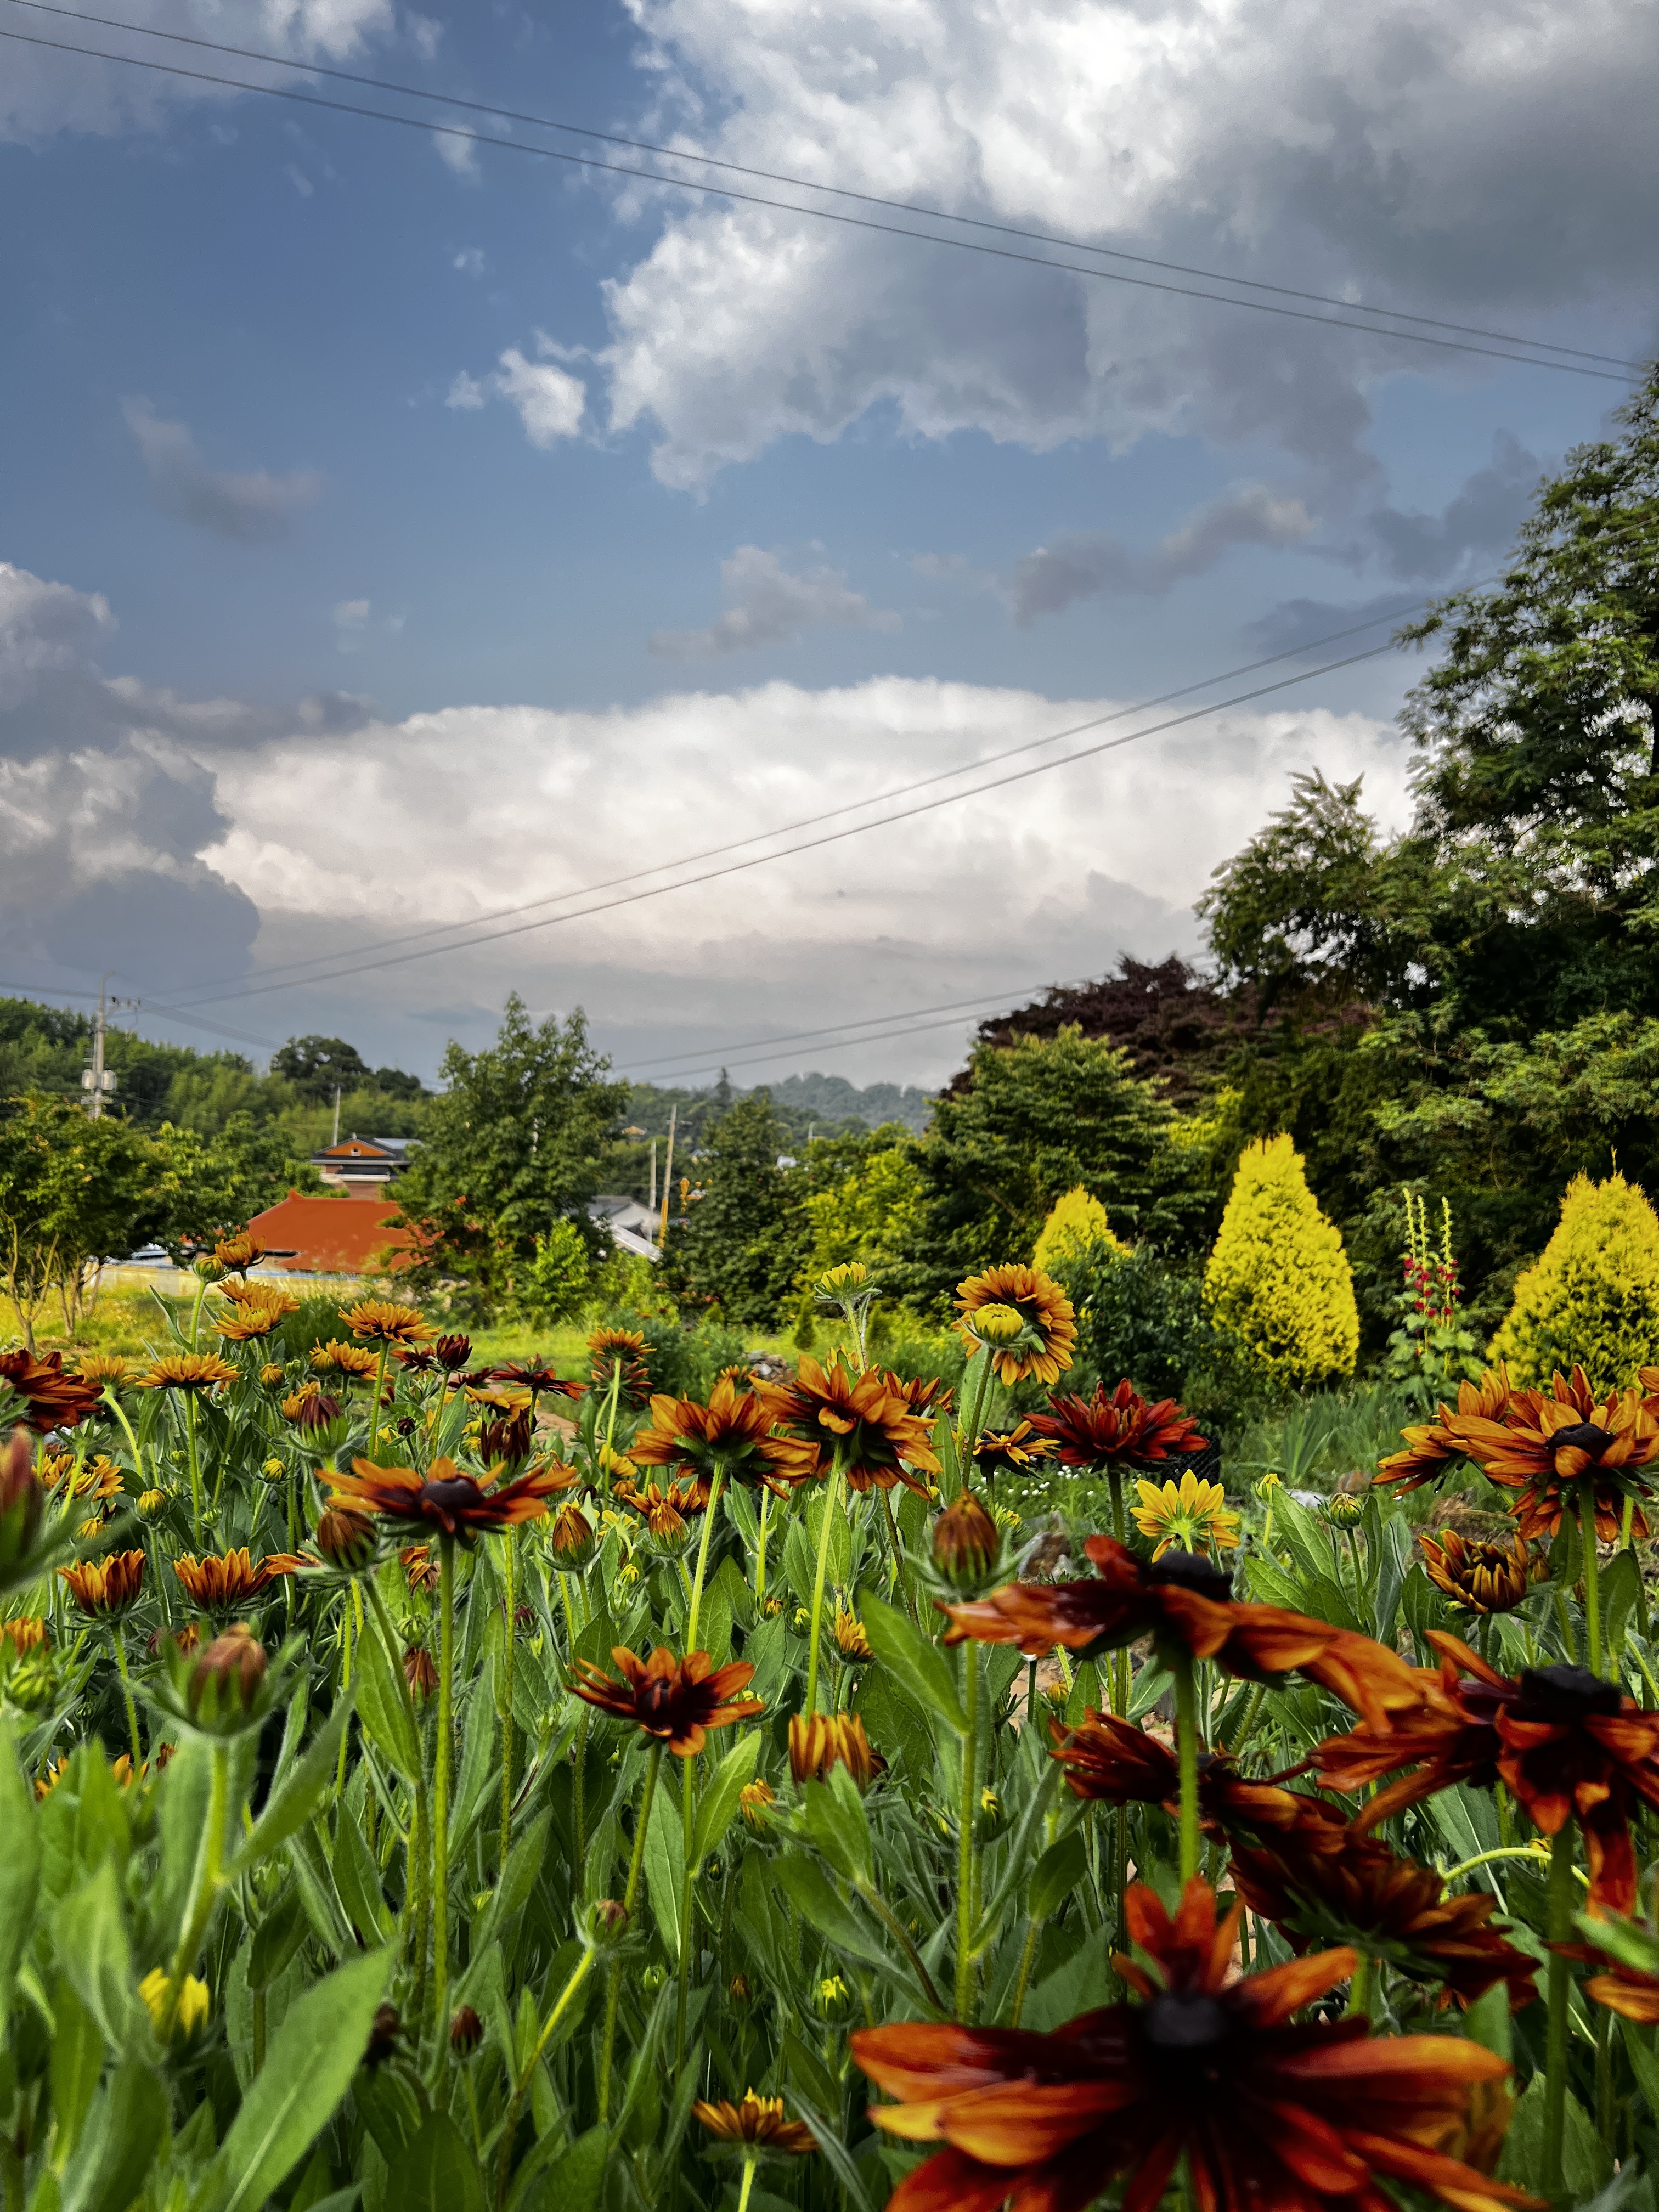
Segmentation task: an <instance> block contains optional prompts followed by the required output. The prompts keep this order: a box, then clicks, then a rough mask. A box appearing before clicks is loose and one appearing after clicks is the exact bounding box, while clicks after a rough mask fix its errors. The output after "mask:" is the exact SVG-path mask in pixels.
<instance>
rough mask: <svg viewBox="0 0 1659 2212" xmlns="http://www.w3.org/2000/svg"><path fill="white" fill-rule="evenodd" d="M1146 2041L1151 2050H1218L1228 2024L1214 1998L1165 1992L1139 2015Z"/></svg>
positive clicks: (1229, 2028)
mask: <svg viewBox="0 0 1659 2212" xmlns="http://www.w3.org/2000/svg"><path fill="white" fill-rule="evenodd" d="M1142 2021H1143V2023H1144V2026H1145V2029H1146V2040H1147V2042H1148V2043H1149V2044H1150V2045H1152V2049H1153V2050H1154V2051H1181V2052H1199V2051H1215V2050H1218V2048H1219V2047H1220V2045H1222V2044H1224V2043H1225V2041H1226V2040H1227V2037H1228V2034H1229V2032H1230V2030H1231V2022H1230V2021H1229V2020H1228V2018H1227V2015H1226V2011H1225V2008H1223V2007H1222V2006H1221V2005H1219V2004H1218V2003H1217V2002H1216V2000H1215V1999H1214V1998H1213V1997H1209V1996H1204V1995H1203V1994H1202V1993H1201V1992H1200V1991H1198V1990H1164V1991H1163V1993H1162V1994H1161V1995H1160V1996H1155V1997H1154V1998H1153V1999H1152V2002H1151V2003H1150V2004H1149V2005H1148V2006H1147V2007H1146V2011H1145V2013H1144V2014H1143V2015H1142Z"/></svg>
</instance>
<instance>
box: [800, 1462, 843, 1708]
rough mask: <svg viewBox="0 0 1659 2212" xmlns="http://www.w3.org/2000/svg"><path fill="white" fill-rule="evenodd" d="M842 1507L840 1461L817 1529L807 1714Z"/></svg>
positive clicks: (814, 1696)
mask: <svg viewBox="0 0 1659 2212" xmlns="http://www.w3.org/2000/svg"><path fill="white" fill-rule="evenodd" d="M840 1507H841V1461H840V1459H839V1457H837V1459H836V1465H835V1469H834V1472H833V1473H832V1474H831V1475H830V1477H829V1496H828V1497H827V1498H825V1499H824V1501H823V1525H822V1526H821V1527H820V1528H819V1530H818V1564H817V1573H816V1574H815V1575H814V1576H813V1577H812V1627H811V1652H810V1654H809V1655H808V1657H807V1662H806V1702H805V1705H803V1706H802V1708H801V1710H802V1711H803V1712H805V1714H806V1715H807V1716H808V1717H809V1718H810V1717H811V1715H812V1714H814V1713H815V1712H817V1709H818V1630H819V1628H820V1626H822V1624H823V1578H824V1576H825V1574H826V1573H827V1572H828V1571H829V1525H830V1523H831V1522H832V1521H833V1520H834V1519H835V1516H836V1513H837V1512H838V1511H839V1510H840Z"/></svg>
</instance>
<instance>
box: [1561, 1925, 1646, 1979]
mask: <svg viewBox="0 0 1659 2212" xmlns="http://www.w3.org/2000/svg"><path fill="white" fill-rule="evenodd" d="M1572 1917H1573V1920H1574V1922H1575V1923H1576V1924H1577V1929H1578V1932H1579V1934H1580V1935H1581V1936H1583V1937H1584V1938H1585V1939H1586V1941H1587V1942H1591V1943H1594V1944H1595V1947H1596V1948H1597V1949H1598V1950H1601V1951H1605V1952H1606V1953H1607V1955H1608V1956H1609V1957H1610V1958H1613V1959H1616V1960H1618V1961H1619V1963H1620V1966H1634V1967H1635V1968H1636V1970H1637V1972H1638V1973H1643V1974H1659V1936H1656V1935H1655V1934H1654V1933H1653V1931H1652V1930H1651V1929H1650V1928H1647V1927H1645V1926H1644V1924H1643V1923H1642V1922H1641V1921H1639V1920H1624V1919H1620V1918H1617V1917H1614V1916H1613V1915H1612V1914H1609V1915H1608V1916H1607V1918H1606V1919H1601V1918H1599V1917H1592V1916H1591V1915H1590V1914H1589V1913H1588V1912H1575V1913H1574V1914H1573V1916H1572Z"/></svg>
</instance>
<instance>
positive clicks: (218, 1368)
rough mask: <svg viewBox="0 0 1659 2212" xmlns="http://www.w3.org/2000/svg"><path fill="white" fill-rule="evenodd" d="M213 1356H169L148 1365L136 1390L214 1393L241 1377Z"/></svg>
mask: <svg viewBox="0 0 1659 2212" xmlns="http://www.w3.org/2000/svg"><path fill="white" fill-rule="evenodd" d="M240 1371H241V1370H240V1368H235V1367H233V1366H232V1365H231V1364H230V1362H229V1361H228V1360H227V1359H221V1358H220V1357H219V1355H218V1353H217V1352H165V1353H163V1355H162V1356H161V1358H160V1359H157V1360H155V1361H153V1362H152V1363H151V1365H150V1369H149V1373H148V1374H146V1375H141V1376H139V1378H138V1384H137V1387H138V1389H141V1390H216V1389H218V1387H219V1385H220V1384H221V1383H234V1382H235V1380H236V1379H237V1376H239V1374H240Z"/></svg>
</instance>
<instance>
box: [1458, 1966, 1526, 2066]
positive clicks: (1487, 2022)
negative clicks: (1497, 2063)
mask: <svg viewBox="0 0 1659 2212" xmlns="http://www.w3.org/2000/svg"><path fill="white" fill-rule="evenodd" d="M1463 2033H1464V2034H1465V2035H1467V2036H1468V2039H1469V2041H1470V2042H1471V2043H1479V2044H1481V2045H1484V2046H1485V2048H1486V2050H1488V2051H1492V2053H1493V2054H1494V2056H1495V2057H1499V2058H1510V2057H1513V2055H1514V2053H1513V2050H1512V2047H1511V2046H1512V2045H1513V2043H1514V2037H1513V2036H1512V2035H1511V2033H1510V1993H1509V1990H1508V1989H1507V1987H1506V1986H1505V1985H1504V1983H1502V1982H1494V1983H1493V1984H1492V1988H1491V1989H1489V1990H1487V1991H1486V1994H1485V1996H1479V1997H1477V1998H1476V1999H1475V2001H1474V2003H1473V2004H1472V2005H1470V2007H1469V2008H1468V2011H1467V2012H1465V2014H1464V2015H1463Z"/></svg>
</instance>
